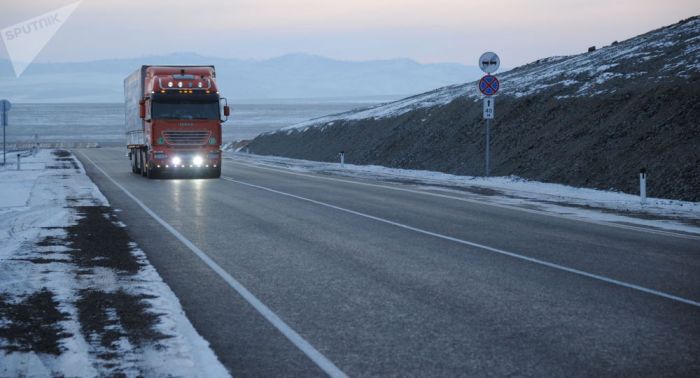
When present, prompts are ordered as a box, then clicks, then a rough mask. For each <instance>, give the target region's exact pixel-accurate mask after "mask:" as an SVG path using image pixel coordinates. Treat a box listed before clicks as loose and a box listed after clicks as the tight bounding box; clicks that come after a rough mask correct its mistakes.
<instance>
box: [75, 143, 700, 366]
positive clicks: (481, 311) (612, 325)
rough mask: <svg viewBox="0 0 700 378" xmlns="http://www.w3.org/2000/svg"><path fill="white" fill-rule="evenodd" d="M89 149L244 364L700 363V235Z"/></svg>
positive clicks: (190, 303) (187, 301)
mask: <svg viewBox="0 0 700 378" xmlns="http://www.w3.org/2000/svg"><path fill="white" fill-rule="evenodd" d="M76 155H77V157H78V158H79V159H80V160H81V161H82V162H83V164H84V165H85V167H86V170H87V172H88V174H89V175H90V177H91V178H92V179H93V180H94V181H95V182H96V184H97V185H98V186H99V188H100V189H101V190H102V192H103V193H104V194H105V196H106V197H107V198H108V199H109V201H110V203H111V204H112V206H114V207H115V208H118V209H121V210H122V212H121V213H120V217H121V218H122V220H123V221H124V222H125V223H126V224H127V225H128V226H129V232H130V234H131V235H132V237H133V238H134V239H135V240H136V241H137V242H138V243H139V244H140V246H141V247H142V248H143V249H144V250H145V252H146V254H147V255H148V258H149V259H150V261H151V262H152V263H153V265H154V266H155V267H156V269H157V270H158V272H159V273H160V274H161V276H162V277H163V278H164V280H165V281H166V282H167V283H168V284H169V285H170V287H171V288H172V289H173V291H174V292H175V293H176V294H177V295H178V297H179V299H180V301H181V303H182V305H183V308H184V309H185V312H186V313H187V316H188V317H189V318H190V320H191V321H192V323H193V324H194V325H195V327H196V328H197V330H198V331H199V332H200V334H201V335H202V336H204V337H205V338H206V339H207V340H208V341H209V342H210V343H211V344H212V347H213V348H214V350H215V352H216V353H217V355H218V356H219V358H220V360H221V361H222V362H223V363H224V364H225V365H226V366H227V367H228V368H229V369H230V370H231V372H232V373H233V374H235V375H236V376H316V375H325V374H331V375H342V374H347V375H349V376H377V375H391V376H421V377H425V376H484V375H496V376H503V375H518V376H521V375H524V376H600V375H605V376H613V375H614V376H619V375H635V376H658V375H682V376H700V239H699V238H689V237H685V236H682V235H678V236H676V235H673V234H658V233H654V232H647V231H645V230H643V229H639V230H636V229H624V228H617V227H611V226H607V225H603V224H592V223H586V222H581V221H576V220H569V219H565V218H562V217H552V216H546V215H541V214H536V213H531V212H524V211H517V210H513V209H508V208H502V207H495V206H490V205H487V204H480V203H475V202H472V201H469V202H468V201H461V200H460V198H471V199H473V198H478V197H474V195H470V194H466V193H465V194H464V195H458V194H456V195H455V196H456V197H455V198H447V197H438V196H431V195H427V194H425V193H422V192H421V191H420V190H415V189H414V188H412V187H408V186H400V185H393V184H381V185H366V184H365V183H363V182H361V181H353V180H349V179H343V180H334V179H333V178H332V177H327V176H314V175H299V174H296V173H294V172H291V171H284V170H278V169H268V168H262V167H254V166H249V165H246V164H242V163H240V162H236V161H235V160H233V161H231V160H227V161H225V164H224V170H223V178H222V179H218V180H148V179H145V178H143V177H140V176H138V175H134V174H132V173H131V172H130V166H129V163H128V160H127V158H126V157H125V150H123V149H120V148H101V149H85V150H79V151H76ZM107 175H108V176H109V177H108V176H107ZM404 189H409V190H404ZM127 192H128V193H129V194H127ZM460 196H461V197H460ZM135 198H136V199H138V201H135ZM139 201H140V203H139Z"/></svg>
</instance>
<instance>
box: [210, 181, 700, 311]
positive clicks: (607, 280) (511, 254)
mask: <svg viewBox="0 0 700 378" xmlns="http://www.w3.org/2000/svg"><path fill="white" fill-rule="evenodd" d="M221 178H222V179H224V180H227V181H230V182H234V183H237V184H240V185H245V186H249V187H252V188H256V189H260V190H265V191H268V192H271V193H275V194H279V195H283V196H287V197H291V198H295V199H298V200H302V201H306V202H310V203H313V204H316V205H320V206H325V207H328V208H331V209H335V210H338V211H342V212H346V213H349V214H353V215H357V216H360V217H364V218H368V219H372V220H375V221H377V222H382V223H386V224H390V225H392V226H396V227H399V228H403V229H406V230H410V231H415V232H418V233H421V234H424V235H429V236H433V237H436V238H439V239H444V240H449V241H452V242H455V243H459V244H464V245H468V246H471V247H475V248H479V249H482V250H486V251H489V252H494V253H498V254H501V255H505V256H509V257H513V258H516V259H519V260H524V261H528V262H531V263H534V264H538V265H543V266H546V267H549V268H553V269H557V270H561V271H565V272H569V273H573V274H577V275H580V276H584V277H588V278H592V279H594V280H598V281H602V282H605V283H609V284H613V285H617V286H622V287H625V288H628V289H632V290H637V291H641V292H643V293H647V294H651V295H655V296H658V297H662V298H666V299H670V300H673V301H676V302H681V303H685V304H688V305H691V306H695V307H698V308H700V302H696V301H693V300H691V299H686V298H682V297H679V296H676V295H672V294H668V293H664V292H662V291H658V290H654V289H649V288H647V287H644V286H639V285H635V284H631V283H628V282H624V281H619V280H616V279H613V278H608V277H605V276H600V275H597V274H594V273H588V272H585V271H583V270H578V269H574V268H569V267H567V266H564V265H559V264H555V263H551V262H548V261H544V260H540V259H536V258H533V257H528V256H524V255H520V254H517V253H514V252H508V251H505V250H502V249H498V248H494V247H489V246H487V245H483V244H479V243H474V242H470V241H467V240H462V239H458V238H455V237H452V236H447V235H443V234H438V233H436V232H432V231H428V230H423V229H421V228H417V227H413V226H408V225H405V224H403V223H398V222H394V221H390V220H388V219H384V218H380V217H376V216H373V215H369V214H365V213H361V212H359V211H355V210H350V209H346V208H343V207H340V206H335V205H331V204H329V203H325V202H321V201H316V200H313V199H310V198H306V197H301V196H298V195H295V194H291V193H286V192H282V191H279V190H275V189H272V188H268V187H264V186H260V185H255V184H250V183H247V182H243V181H238V180H235V179H233V178H231V177H225V176H222V177H221Z"/></svg>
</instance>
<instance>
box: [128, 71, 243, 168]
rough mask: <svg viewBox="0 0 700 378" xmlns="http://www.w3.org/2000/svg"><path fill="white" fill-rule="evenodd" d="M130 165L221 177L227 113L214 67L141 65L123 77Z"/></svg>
mask: <svg viewBox="0 0 700 378" xmlns="http://www.w3.org/2000/svg"><path fill="white" fill-rule="evenodd" d="M124 97H125V107H126V139H127V148H128V150H129V157H130V159H131V168H132V172H134V173H141V174H142V175H144V176H147V177H149V178H155V177H159V176H161V175H163V174H165V175H168V176H175V177H209V178H215V177H220V176H221V162H222V159H221V137H222V132H221V124H222V122H225V121H226V119H227V117H228V115H229V108H228V105H227V103H226V99H225V98H222V97H220V95H219V90H218V88H217V85H216V71H215V69H214V67H213V66H142V67H141V68H140V69H139V70H137V71H136V72H134V73H133V74H132V75H130V76H129V77H127V78H126V79H125V80H124Z"/></svg>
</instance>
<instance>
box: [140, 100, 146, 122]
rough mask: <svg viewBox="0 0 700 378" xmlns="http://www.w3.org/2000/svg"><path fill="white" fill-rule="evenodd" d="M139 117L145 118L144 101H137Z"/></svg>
mask: <svg viewBox="0 0 700 378" xmlns="http://www.w3.org/2000/svg"><path fill="white" fill-rule="evenodd" d="M139 117H141V118H146V101H145V100H141V101H139Z"/></svg>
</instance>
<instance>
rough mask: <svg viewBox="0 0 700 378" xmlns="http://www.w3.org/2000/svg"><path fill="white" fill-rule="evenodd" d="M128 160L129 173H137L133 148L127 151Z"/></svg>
mask: <svg viewBox="0 0 700 378" xmlns="http://www.w3.org/2000/svg"><path fill="white" fill-rule="evenodd" d="M129 162H130V163H131V173H139V172H138V170H137V169H136V154H135V153H134V150H131V151H130V152H129Z"/></svg>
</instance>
